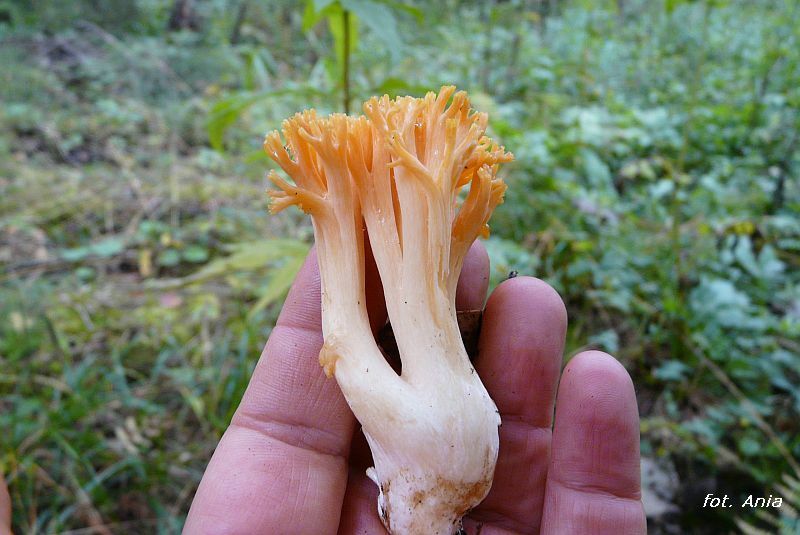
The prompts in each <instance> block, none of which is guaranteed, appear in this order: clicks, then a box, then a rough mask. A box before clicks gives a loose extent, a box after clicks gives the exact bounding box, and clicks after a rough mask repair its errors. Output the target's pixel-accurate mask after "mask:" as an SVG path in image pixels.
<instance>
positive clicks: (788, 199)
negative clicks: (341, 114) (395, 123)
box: [0, 0, 800, 533]
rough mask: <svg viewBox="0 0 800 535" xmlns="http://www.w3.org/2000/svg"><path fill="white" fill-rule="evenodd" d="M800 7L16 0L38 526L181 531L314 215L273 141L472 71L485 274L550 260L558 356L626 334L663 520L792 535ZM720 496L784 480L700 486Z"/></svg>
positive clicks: (29, 414)
mask: <svg viewBox="0 0 800 535" xmlns="http://www.w3.org/2000/svg"><path fill="white" fill-rule="evenodd" d="M799 19H800V6H799V5H798V2H795V1H792V0H759V1H752V0H696V1H685V0H664V1H656V2H651V1H646V0H616V1H610V0H607V1H588V0H563V1H557V0H508V1H500V0H488V1H485V2H474V1H473V2H470V1H461V0H445V1H442V2H422V1H409V2H401V1H390V0H338V1H331V0H309V1H307V2H305V3H300V2H292V1H288V0H275V1H265V0H136V1H122V0H102V1H101V0H74V1H70V2H61V1H58V0H0V65H2V67H3V68H2V69H0V102H2V106H0V429H2V430H3V436H2V438H1V439H0V471H2V472H3V473H4V474H6V477H7V479H8V480H9V483H10V487H11V495H12V500H13V504H14V523H15V528H16V530H17V532H18V533H55V532H65V531H69V530H81V531H73V532H74V533H78V532H79V533H137V532H138V533H149V532H156V531H157V532H164V533H170V532H177V531H178V530H179V529H180V526H181V525H182V522H183V518H184V516H185V514H186V511H187V509H188V506H189V504H190V501H191V498H192V495H193V492H194V489H195V487H196V485H197V483H198V481H199V478H200V476H201V474H202V471H203V469H204V467H205V464H206V462H207V461H208V459H209V458H210V455H211V453H212V451H213V448H214V446H215V444H216V442H217V440H218V438H219V436H220V435H221V433H222V432H223V430H224V429H225V427H226V425H227V422H228V421H229V419H230V417H231V414H232V413H233V411H234V410H235V408H236V406H237V403H238V400H239V398H240V396H241V394H242V392H243V389H244V388H245V386H246V383H247V379H248V376H249V374H250V372H251V370H252V368H253V366H254V364H255V361H256V359H257V358H258V355H259V352H260V350H261V347H262V345H263V343H264V341H265V340H266V338H267V337H268V336H269V333H270V329H271V327H272V325H273V323H274V321H275V318H276V315H277V312H278V310H279V308H280V304H281V301H282V298H283V296H284V295H285V292H286V289H287V288H288V286H289V284H290V283H291V280H292V278H293V276H294V273H295V272H296V270H297V269H298V266H299V265H300V263H301V262H302V259H303V257H304V256H305V254H306V252H307V250H308V248H309V246H310V244H311V242H312V239H313V237H312V232H311V229H310V226H309V224H308V222H307V221H306V220H305V219H304V218H303V217H302V216H301V215H300V214H297V213H294V212H293V211H288V213H285V214H281V215H280V216H276V217H269V216H268V214H267V212H266V206H267V203H266V198H265V195H264V193H263V190H264V187H265V185H266V184H265V180H264V173H265V169H266V168H267V167H268V166H269V165H271V164H270V163H269V162H268V160H267V158H266V157H265V156H264V155H263V154H262V153H261V150H260V144H261V140H262V136H263V134H264V133H265V132H266V131H267V130H269V129H272V128H276V127H278V126H279V124H280V120H281V119H282V118H284V117H286V116H288V115H290V114H292V113H294V112H296V111H298V110H301V109H304V108H307V107H311V106H314V107H316V108H317V109H318V110H320V111H321V112H331V111H343V110H344V109H351V110H357V108H358V105H359V103H360V102H361V101H362V100H363V99H364V98H365V97H368V96H371V95H373V94H378V93H389V94H392V95H395V94H414V95H421V94H423V93H424V92H425V91H427V90H431V89H438V87H439V86H440V85H442V84H450V83H453V84H456V85H458V86H459V87H460V88H463V89H466V90H468V91H469V92H470V93H471V95H472V96H473V99H474V104H475V106H476V107H478V108H479V109H482V110H485V111H488V112H489V113H490V117H491V131H492V134H493V135H494V136H496V137H497V138H499V139H500V140H501V142H502V143H503V144H505V145H506V147H508V148H509V149H510V150H512V151H513V152H514V153H515V154H516V156H517V161H516V162H515V163H514V164H513V165H511V166H509V167H508V169H507V171H506V180H507V182H508V183H509V186H510V188H509V192H508V195H507V200H506V203H505V204H504V205H503V206H501V207H500V209H498V211H497V213H496V215H495V217H494V219H493V222H492V231H493V234H492V237H491V238H490V239H489V241H488V242H487V248H488V249H489V251H490V255H491V257H492V261H493V271H492V283H493V284H497V283H498V282H499V281H500V280H502V279H503V278H504V277H505V276H506V275H507V274H508V272H509V271H511V270H516V271H519V272H521V273H525V274H531V275H535V276H538V277H541V278H544V279H545V280H547V281H548V282H550V283H551V284H552V285H553V286H554V287H555V288H556V289H557V290H558V291H559V292H560V293H561V295H562V296H563V297H564V300H565V302H566V304H567V307H568V310H569V314H570V320H571V324H570V330H569V334H568V345H567V356H566V358H569V356H570V355H572V354H574V353H576V352H577V351H579V350H582V349H586V348H588V347H596V348H600V349H604V350H606V351H609V352H612V353H614V354H615V355H616V356H617V357H618V358H619V359H620V360H621V361H622V362H623V363H624V364H625V366H626V367H627V368H628V370H629V371H630V373H631V374H632V375H633V377H634V381H635V383H636V386H637V394H638V397H639V405H640V411H641V414H642V449H643V455H644V461H643V467H644V479H645V501H646V507H647V510H648V515H649V517H650V526H651V531H652V532H653V533H722V532H729V531H733V530H740V531H743V532H747V533H797V532H798V529H800V528H798V518H797V513H796V510H797V509H798V508H800V498H798V496H799V495H800V484H798V482H797V478H798V476H799V475H800V467H799V466H798V461H797V459H798V457H799V456H800V423H798V422H800V381H798V379H800V270H798V267H800V181H799V180H798V173H800V147H799V146H798V145H799V143H800V140H799V139H798V131H799V130H800V65H799V64H798V62H800V46H798V45H800V43H799V42H798V39H799V38H800V20H799ZM712 492H714V493H717V494H718V495H722V494H729V495H731V497H732V499H733V500H734V502H736V500H741V499H743V498H744V497H746V496H747V495H749V494H754V495H756V496H769V495H773V496H779V495H781V496H783V497H784V503H785V505H784V507H782V508H781V509H780V510H761V511H757V510H753V509H749V508H745V509H742V510H741V511H739V510H737V511H736V513H735V514H733V513H731V512H729V511H727V510H720V509H716V510H709V509H705V510H703V509H701V506H702V502H703V497H704V496H705V495H706V494H707V493H712ZM792 501H793V503H794V508H792V507H789V506H788V505H789V504H790V503H792ZM739 503H741V502H739ZM84 528H85V529H84Z"/></svg>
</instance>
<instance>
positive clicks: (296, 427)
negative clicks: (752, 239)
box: [184, 246, 646, 535]
mask: <svg viewBox="0 0 800 535" xmlns="http://www.w3.org/2000/svg"><path fill="white" fill-rule="evenodd" d="M487 281H488V259H487V257H486V253H485V250H483V248H482V247H481V246H474V247H473V249H472V250H471V251H470V254H469V255H468V257H467V261H466V262H465V265H464V270H463V272H462V276H461V280H460V281H459V288H458V298H457V303H456V304H457V306H458V308H459V309H461V310H471V309H475V308H480V307H481V306H482V305H483V302H484V299H485V295H486V289H487V284H488V282H487ZM367 294H368V295H367V297H368V302H369V303H370V304H373V303H375V304H376V306H372V307H371V309H370V314H371V318H373V319H374V320H375V325H378V324H381V323H382V322H383V321H385V309H383V308H382V306H381V304H382V295H381V290H380V284H379V282H378V281H377V277H376V275H375V274H374V272H373V273H372V275H371V276H370V277H368V280H367ZM319 303H320V294H319V275H318V271H317V268H316V258H315V257H314V255H313V254H312V255H310V256H309V259H308V260H307V261H306V264H305V265H304V267H303V269H302V270H301V272H300V274H299V275H298V277H297V280H296V281H295V284H294V286H293V287H292V290H291V292H290V293H289V296H288V297H287V299H286V304H285V305H284V309H283V311H282V312H281V316H280V319H279V320H278V325H277V326H276V328H275V330H274V331H273V333H272V335H271V336H270V340H269V342H268V344H267V346H266V348H265V350H264V354H263V355H262V357H261V359H260V361H259V363H258V365H257V366H256V369H255V371H254V373H253V377H252V379H251V382H250V385H249V386H248V389H247V392H246V393H245V396H244V398H243V399H242V403H241V405H240V406H239V409H238V411H237V413H236V415H235V416H234V418H233V421H232V423H231V426H230V428H229V429H228V431H227V432H226V433H225V435H224V436H223V438H222V440H221V441H220V444H219V446H218V447H217V450H216V452H215V453H214V456H213V458H212V460H211V463H210V464H209V467H208V469H207V470H206V473H205V475H204V476H203V480H202V482H201V484H200V488H199V489H198V492H197V495H196V496H195V500H194V502H193V504H192V508H191V511H190V513H189V517H188V518H187V522H186V526H185V528H184V533H190V534H194V533H254V534H255V533H337V532H338V533H343V534H350V533H367V534H372V533H383V526H382V525H381V523H380V520H379V519H378V515H377V513H376V497H377V488H376V487H375V485H374V483H372V482H371V481H370V480H369V479H367V477H366V475H365V470H366V468H367V467H368V466H371V459H370V453H369V449H368V448H367V446H366V443H365V441H364V439H363V435H361V432H360V431H359V430H357V422H356V421H355V419H354V418H353V415H352V413H351V412H350V410H349V408H348V407H347V404H346V402H345V401H344V398H343V397H342V395H341V393H340V391H339V389H338V386H337V385H336V382H335V381H333V380H326V378H325V376H324V374H323V373H322V370H321V369H320V367H319V365H318V364H317V359H316V353H317V352H318V351H319V347H320V346H321V344H322V334H321V330H320V310H319ZM566 322H567V318H566V312H565V310H564V305H563V303H562V302H561V299H560V297H559V296H558V295H557V294H556V293H555V291H553V290H552V288H550V287H549V286H547V285H546V284H545V283H543V282H542V281H539V280H537V279H533V278H528V277H520V278H517V279H511V280H509V281H506V282H505V283H503V284H501V285H500V286H499V287H498V288H497V289H496V290H495V292H494V293H493V294H492V296H491V297H490V298H489V301H488V303H487V305H486V309H485V312H484V320H483V328H482V332H481V340H480V344H479V356H478V358H477V359H476V362H475V367H476V369H477V371H478V373H479V374H480V377H481V379H482V380H483V382H484V385H485V386H486V388H487V390H488V391H489V393H490V395H491V396H492V398H493V399H494V401H495V403H496V404H497V407H498V409H499V410H500V413H501V417H502V419H503V425H502V427H501V428H500V456H499V459H498V464H497V468H496V472H495V479H494V483H493V485H492V490H491V491H490V493H489V495H488V496H487V498H486V499H485V500H484V502H483V503H481V504H480V506H478V507H477V508H476V509H475V510H474V511H472V512H471V513H470V514H469V515H468V516H467V518H465V520H464V528H465V530H466V532H467V533H478V532H480V533H481V534H482V535H489V534H493V533H498V534H499V533H543V534H544V533H548V534H549V533H570V534H581V533H586V534H601V533H609V534H614V535H625V534H631V535H641V534H643V533H645V532H646V528H645V518H644V511H643V509H642V504H641V501H640V482H639V418H638V413H637V407H636V399H635V395H634V391H633V385H632V383H631V380H630V378H629V377H628V374H627V372H626V371H625V369H624V368H623V367H622V366H621V365H620V364H619V363H617V361H616V360H615V359H613V358H612V357H610V356H608V355H605V354H603V353H599V352H591V351H590V352H585V353H582V354H580V355H578V356H576V357H574V358H573V359H572V360H571V361H570V363H569V365H568V366H567V367H566V368H565V370H564V372H563V374H561V380H560V382H559V375H560V372H561V360H562V357H561V355H562V351H563V345H564V336H565V332H566ZM557 389H558V403H557V411H556V413H555V425H554V426H553V406H554V403H555V401H556V390H557Z"/></svg>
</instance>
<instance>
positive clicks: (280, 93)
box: [206, 86, 324, 151]
mask: <svg viewBox="0 0 800 535" xmlns="http://www.w3.org/2000/svg"><path fill="white" fill-rule="evenodd" d="M323 94H324V93H323V92H322V91H320V90H319V89H317V88H316V87H311V86H299V87H290V88H286V89H279V90H275V91H261V92H258V93H252V92H242V93H236V94H234V95H231V96H229V97H226V98H223V99H220V100H218V101H217V102H216V103H215V104H214V105H213V106H212V107H211V111H210V112H209V118H208V122H207V125H206V129H207V131H208V140H209V142H210V143H211V147H212V148H214V150H218V151H222V150H223V137H224V135H225V131H226V130H227V129H228V128H229V127H230V126H231V125H233V124H234V123H235V122H236V121H238V120H239V117H240V116H241V115H242V113H244V111H245V110H247V109H248V108H249V107H250V106H253V105H254V104H257V103H259V102H265V101H267V100H269V99H271V98H280V97H284V96H288V95H293V96H296V95H305V96H306V97H312V96H320V95H323Z"/></svg>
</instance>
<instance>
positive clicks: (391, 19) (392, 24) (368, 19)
mask: <svg viewBox="0 0 800 535" xmlns="http://www.w3.org/2000/svg"><path fill="white" fill-rule="evenodd" d="M342 7H344V8H345V9H347V10H348V11H350V12H351V13H353V14H354V15H356V16H357V17H358V19H359V20H360V21H361V22H363V23H364V25H365V26H366V27H367V28H369V29H370V30H372V32H373V33H374V34H375V36H376V37H377V38H378V39H380V40H381V41H382V42H383V44H384V46H386V48H387V49H388V50H389V53H390V54H391V55H392V57H393V58H395V59H396V58H397V57H398V55H399V54H400V52H401V50H402V48H403V41H402V39H400V34H399V33H398V31H397V19H396V18H395V16H394V13H392V10H391V9H389V7H388V6H386V5H384V4H381V3H378V2H375V1H372V0H342Z"/></svg>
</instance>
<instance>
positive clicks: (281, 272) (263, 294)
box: [248, 255, 305, 318]
mask: <svg viewBox="0 0 800 535" xmlns="http://www.w3.org/2000/svg"><path fill="white" fill-rule="evenodd" d="M304 261H305V256H304V255H298V256H295V257H289V258H287V259H286V263H285V264H284V265H283V266H281V267H279V268H277V269H275V270H273V271H272V272H271V273H270V278H269V282H268V283H267V284H266V285H265V286H264V287H263V288H262V289H261V290H260V292H259V294H260V295H259V298H258V301H256V303H255V305H253V308H251V309H250V312H249V313H248V318H252V317H253V316H254V315H256V314H257V313H259V312H260V311H262V310H263V309H265V308H266V307H268V306H269V305H271V304H272V303H274V302H276V301H277V300H278V299H280V298H281V297H283V296H284V295H285V294H286V292H287V291H289V288H290V287H291V285H292V282H293V281H294V278H295V277H296V276H297V272H298V271H300V268H301V267H302V265H303V262H304Z"/></svg>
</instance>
